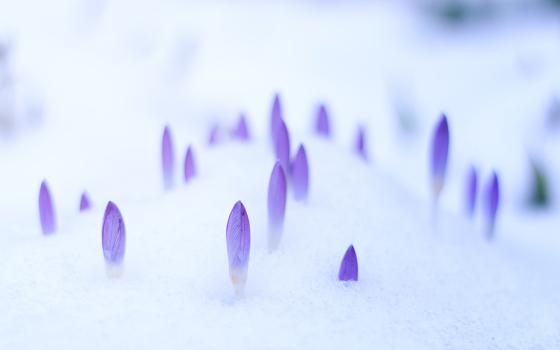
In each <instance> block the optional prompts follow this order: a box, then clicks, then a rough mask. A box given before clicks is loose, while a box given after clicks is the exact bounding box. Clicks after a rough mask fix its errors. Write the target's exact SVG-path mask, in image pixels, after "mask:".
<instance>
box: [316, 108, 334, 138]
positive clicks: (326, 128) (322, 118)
mask: <svg viewBox="0 0 560 350" xmlns="http://www.w3.org/2000/svg"><path fill="white" fill-rule="evenodd" d="M315 131H316V132H317V134H319V135H322V136H326V137H329V136H330V135H331V126H330V122H329V114H328V113H327V107H325V105H322V104H321V105H319V107H318V108H317V121H316V123H315Z"/></svg>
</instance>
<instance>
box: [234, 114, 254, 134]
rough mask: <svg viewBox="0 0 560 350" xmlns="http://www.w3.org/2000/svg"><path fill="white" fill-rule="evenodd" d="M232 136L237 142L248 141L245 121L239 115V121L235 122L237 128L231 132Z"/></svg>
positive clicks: (243, 117)
mask: <svg viewBox="0 0 560 350" xmlns="http://www.w3.org/2000/svg"><path fill="white" fill-rule="evenodd" d="M231 134H232V136H233V137H234V138H236V139H238V140H248V139H249V138H250V137H249V128H248V126H247V120H246V119H245V115H243V114H241V115H240V116H239V121H238V122H237V126H236V127H235V129H233V131H232V133H231Z"/></svg>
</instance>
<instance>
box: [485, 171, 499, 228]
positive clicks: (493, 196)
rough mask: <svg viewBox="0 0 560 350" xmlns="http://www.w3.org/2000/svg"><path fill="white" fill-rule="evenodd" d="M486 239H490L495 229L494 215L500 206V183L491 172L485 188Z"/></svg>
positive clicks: (494, 173) (496, 176)
mask: <svg viewBox="0 0 560 350" xmlns="http://www.w3.org/2000/svg"><path fill="white" fill-rule="evenodd" d="M485 201H486V220H487V221H486V225H487V226H486V237H487V238H488V239H492V238H493V237H494V231H495V227H496V214H497V213H498V207H499V205H500V183H499V180H498V175H497V174H496V172H492V176H491V178H490V182H489V183H488V184H487V186H486V198H485Z"/></svg>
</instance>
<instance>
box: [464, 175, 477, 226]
mask: <svg viewBox="0 0 560 350" xmlns="http://www.w3.org/2000/svg"><path fill="white" fill-rule="evenodd" d="M477 188H478V174H477V172H476V168H475V167H474V166H471V167H470V169H469V173H468V175H467V193H466V198H467V201H466V206H467V215H468V216H469V217H472V216H473V215H474V210H475V208H476V194H477Z"/></svg>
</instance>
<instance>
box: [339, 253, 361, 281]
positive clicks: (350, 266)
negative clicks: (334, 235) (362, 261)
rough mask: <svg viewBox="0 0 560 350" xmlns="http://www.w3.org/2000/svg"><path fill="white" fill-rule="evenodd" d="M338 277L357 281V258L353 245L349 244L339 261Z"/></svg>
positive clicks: (343, 279)
mask: <svg viewBox="0 0 560 350" xmlns="http://www.w3.org/2000/svg"><path fill="white" fill-rule="evenodd" d="M338 279H339V280H340V281H357V280H358V258H357V257H356V251H355V250H354V246H353V245H350V247H348V249H347V250H346V253H345V254H344V257H343V258H342V262H341V263H340V270H339V271H338Z"/></svg>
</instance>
